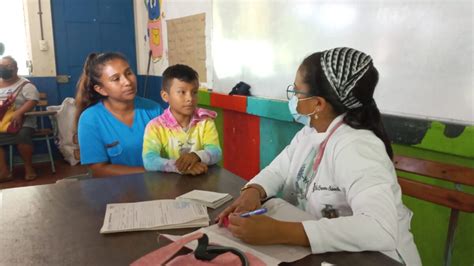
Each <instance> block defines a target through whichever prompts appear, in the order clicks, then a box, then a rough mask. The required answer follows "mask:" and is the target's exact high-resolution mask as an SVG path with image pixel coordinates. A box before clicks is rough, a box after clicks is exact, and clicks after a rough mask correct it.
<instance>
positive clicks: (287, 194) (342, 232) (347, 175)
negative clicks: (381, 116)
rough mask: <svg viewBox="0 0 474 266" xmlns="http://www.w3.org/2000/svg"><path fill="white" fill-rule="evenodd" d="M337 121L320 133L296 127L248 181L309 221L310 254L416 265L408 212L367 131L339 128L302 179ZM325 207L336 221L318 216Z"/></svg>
mask: <svg viewBox="0 0 474 266" xmlns="http://www.w3.org/2000/svg"><path fill="white" fill-rule="evenodd" d="M342 118H343V115H341V116H339V117H337V118H336V119H335V120H334V121H333V122H332V123H331V125H330V126H329V128H328V130H327V131H326V132H324V133H318V132H317V131H316V130H315V129H313V128H310V127H304V128H303V129H301V130H300V131H299V132H298V133H297V134H296V135H295V137H294V138H293V140H292V141H291V143H290V145H288V146H287V147H286V148H285V149H284V150H283V151H282V152H281V153H280V154H279V155H278V156H277V157H276V158H275V159H274V160H273V162H272V163H271V164H270V165H269V166H267V167H266V168H265V169H263V170H262V171H261V172H260V173H259V174H258V175H257V176H255V177H254V178H253V179H252V180H250V182H249V183H257V184H259V185H261V186H262V187H263V188H264V189H265V191H266V193H267V195H268V196H274V195H276V194H277V193H278V192H279V191H282V193H283V198H284V199H285V200H287V201H289V202H290V203H292V204H294V205H296V206H299V207H300V208H302V209H304V210H306V211H307V212H309V213H311V214H312V215H313V216H314V217H315V219H314V220H312V221H305V222H303V226H304V229H305V232H306V235H307V236H308V239H309V241H310V244H311V250H312V252H313V253H324V252H333V251H353V252H357V251H365V250H371V251H381V252H383V253H384V254H386V255H388V256H390V257H391V258H393V259H395V260H398V261H401V262H403V261H404V262H405V263H406V264H407V265H421V261H420V257H419V254H418V251H417V249H416V246H415V243H414V241H413V236H412V234H411V233H410V231H409V230H410V221H411V217H412V212H411V211H410V210H409V209H408V208H406V207H405V206H404V205H403V203H402V201H401V190H400V186H399V184H398V182H397V179H396V173H395V169H394V166H393V163H392V161H391V160H390V158H389V157H388V155H387V153H386V151H385V146H384V144H383V142H382V141H381V140H380V139H379V138H377V136H375V135H374V134H373V133H372V132H371V131H369V130H360V129H353V128H351V127H350V126H348V125H345V124H343V125H341V126H340V127H339V128H338V129H337V130H336V131H335V132H334V134H333V135H332V136H331V137H330V138H329V141H328V143H327V146H326V149H325V152H324V155H323V157H322V161H321V163H320V165H319V168H318V170H317V174H316V176H315V177H314V179H312V180H311V177H312V176H314V175H312V174H311V173H309V174H308V175H307V176H305V174H304V172H305V171H304V169H305V168H306V169H309V168H310V167H312V165H313V162H314V155H315V154H316V153H317V152H318V151H319V145H320V143H321V142H322V141H323V140H324V139H325V138H326V136H327V135H328V132H330V131H331V129H332V128H333V127H334V126H335V125H336V124H337V123H338V122H339V121H340V120H342ZM303 166H304V167H303ZM306 171H308V170H306ZM306 187H307V188H308V189H307V190H305V189H304V188H306ZM305 191H307V193H305ZM298 195H300V197H298ZM328 206H329V207H331V208H332V209H334V210H335V211H336V212H337V215H338V218H333V219H328V218H325V217H323V214H322V211H323V209H324V208H326V209H325V210H327V207H328ZM326 213H327V212H326Z"/></svg>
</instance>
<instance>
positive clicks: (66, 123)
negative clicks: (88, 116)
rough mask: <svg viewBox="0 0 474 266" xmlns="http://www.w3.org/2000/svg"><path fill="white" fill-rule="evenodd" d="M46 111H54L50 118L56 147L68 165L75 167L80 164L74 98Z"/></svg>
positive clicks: (49, 107)
mask: <svg viewBox="0 0 474 266" xmlns="http://www.w3.org/2000/svg"><path fill="white" fill-rule="evenodd" d="M46 110H48V111H56V114H55V115H54V116H53V117H52V119H51V120H52V121H53V125H54V129H55V135H56V141H55V142H56V145H57V146H58V149H59V151H60V152H61V154H62V155H63V157H64V159H65V160H66V161H67V162H69V164H70V165H76V164H78V163H79V162H80V158H79V144H78V142H77V134H76V132H75V130H74V129H75V128H76V126H75V125H74V115H75V113H76V104H75V100H74V98H71V97H67V98H66V99H64V101H63V103H62V104H61V105H54V106H48V107H46Z"/></svg>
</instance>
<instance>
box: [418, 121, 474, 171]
mask: <svg viewBox="0 0 474 266" xmlns="http://www.w3.org/2000/svg"><path fill="white" fill-rule="evenodd" d="M445 129H446V125H444V124H443V123H440V122H432V123H431V127H430V129H429V130H428V132H426V134H425V137H424V138H423V141H422V142H421V143H420V144H418V145H416V147H419V148H424V149H427V150H432V151H439V152H442V153H448V154H454V155H459V156H463V157H468V158H471V159H473V158H474V126H468V127H466V128H465V129H464V131H463V132H462V134H461V135H459V136H457V137H455V138H448V137H446V136H445V134H444V131H445ZM471 167H474V162H473V165H472V166H471Z"/></svg>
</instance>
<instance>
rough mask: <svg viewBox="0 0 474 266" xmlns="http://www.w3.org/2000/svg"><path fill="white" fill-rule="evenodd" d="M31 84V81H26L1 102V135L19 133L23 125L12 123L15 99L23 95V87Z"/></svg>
mask: <svg viewBox="0 0 474 266" xmlns="http://www.w3.org/2000/svg"><path fill="white" fill-rule="evenodd" d="M28 83H31V82H29V81H24V82H23V83H21V84H20V86H18V87H17V88H16V89H14V91H13V92H12V93H11V94H10V95H8V96H7V98H5V99H1V100H0V132H1V133H17V132H18V131H20V129H21V127H22V126H23V123H19V125H14V124H13V123H12V117H13V114H14V113H15V99H16V97H17V96H18V94H20V93H21V90H23V87H25V85H26V84H28Z"/></svg>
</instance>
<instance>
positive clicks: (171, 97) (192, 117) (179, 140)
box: [143, 64, 222, 175]
mask: <svg viewBox="0 0 474 266" xmlns="http://www.w3.org/2000/svg"><path fill="white" fill-rule="evenodd" d="M198 88H199V80H198V73H197V72H196V71H194V69H192V68H191V67H189V66H185V65H179V64H178V65H174V66H170V67H168V68H167V69H166V70H165V72H163V84H162V89H161V97H162V98H163V100H164V101H165V102H168V103H169V108H168V109H166V110H165V111H164V113H163V114H162V115H161V116H159V117H157V118H155V119H153V120H152V121H150V123H148V125H147V127H146V129H145V136H144V142H143V163H144V166H145V169H146V170H147V171H163V172H175V173H182V174H192V175H198V174H201V173H205V172H207V166H208V165H212V164H215V163H217V162H218V161H219V160H220V159H221V157H222V151H221V148H220V145H219V136H218V133H217V130H216V126H215V124H214V120H213V119H214V118H215V117H216V116H217V114H216V113H215V112H213V111H209V110H206V109H202V108H197V107H196V106H197V100H198V99H197V96H198Z"/></svg>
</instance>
